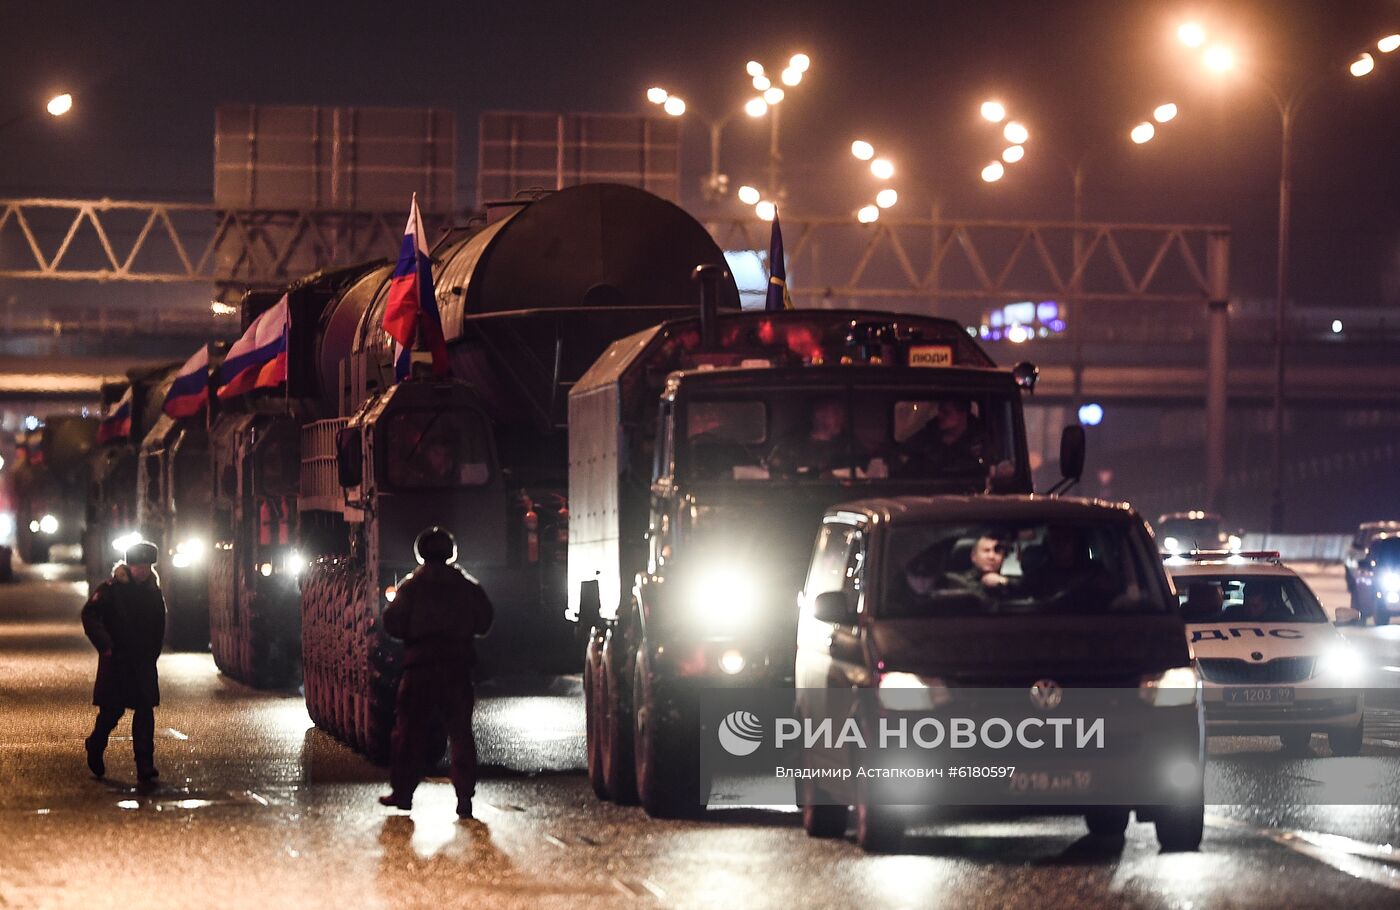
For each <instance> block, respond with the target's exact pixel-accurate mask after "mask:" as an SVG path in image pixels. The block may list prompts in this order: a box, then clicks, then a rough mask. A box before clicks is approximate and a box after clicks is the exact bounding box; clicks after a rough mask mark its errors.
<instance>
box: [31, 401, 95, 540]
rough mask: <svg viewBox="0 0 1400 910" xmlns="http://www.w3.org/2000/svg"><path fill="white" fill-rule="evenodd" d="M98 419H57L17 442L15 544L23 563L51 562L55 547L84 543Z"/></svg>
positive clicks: (49, 419)
mask: <svg viewBox="0 0 1400 910" xmlns="http://www.w3.org/2000/svg"><path fill="white" fill-rule="evenodd" d="M96 441H97V421H96V420H93V419H91V418H88V417H77V416H69V415H55V416H53V417H49V418H47V419H46V420H45V421H44V422H43V423H42V424H41V425H40V426H38V427H36V428H35V429H33V430H26V431H24V432H22V433H21V434H20V435H19V436H18V438H17V439H16V440H15V465H14V467H13V468H12V469H11V470H10V472H9V474H10V478H9V480H10V491H11V494H12V496H13V499H14V512H15V544H16V549H17V551H18V553H19V557H20V559H23V560H24V561H25V562H27V563H30V564H33V563H40V562H47V561H48V559H49V551H50V550H51V549H52V548H53V547H54V546H55V545H69V546H71V545H74V544H78V543H81V542H82V537H83V518H84V506H83V503H84V499H85V497H86V496H87V488H88V469H89V468H88V460H89V458H90V455H91V452H92V448H93V446H94V445H95V444H96Z"/></svg>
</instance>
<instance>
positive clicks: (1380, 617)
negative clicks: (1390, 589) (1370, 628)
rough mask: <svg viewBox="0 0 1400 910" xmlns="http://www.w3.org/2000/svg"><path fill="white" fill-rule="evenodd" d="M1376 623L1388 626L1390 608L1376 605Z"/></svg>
mask: <svg viewBox="0 0 1400 910" xmlns="http://www.w3.org/2000/svg"><path fill="white" fill-rule="evenodd" d="M1376 625H1378V626H1388V625H1390V610H1388V609H1386V608H1385V607H1382V606H1380V605H1377V606H1376Z"/></svg>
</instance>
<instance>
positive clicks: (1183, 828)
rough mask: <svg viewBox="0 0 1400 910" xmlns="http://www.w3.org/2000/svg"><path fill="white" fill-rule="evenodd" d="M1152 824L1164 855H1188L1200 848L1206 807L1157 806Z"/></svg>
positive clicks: (1203, 832)
mask: <svg viewBox="0 0 1400 910" xmlns="http://www.w3.org/2000/svg"><path fill="white" fill-rule="evenodd" d="M1153 824H1154V825H1155V826H1156V828H1157V843H1158V844H1160V845H1161V847H1162V851H1163V852H1164V853H1188V852H1190V851H1192V850H1197V849H1199V848H1200V846H1201V838H1202V836H1204V834H1205V824H1206V807H1205V806H1204V805H1198V806H1159V807H1158V808H1157V812H1156V813H1155V821H1154V822H1153Z"/></svg>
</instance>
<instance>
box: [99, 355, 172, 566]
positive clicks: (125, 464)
mask: <svg viewBox="0 0 1400 910" xmlns="http://www.w3.org/2000/svg"><path fill="white" fill-rule="evenodd" d="M178 368H179V364H167V365H164V366H158V367H149V368H140V369H133V370H129V371H128V372H127V377H126V380H125V381H122V382H109V383H104V384H103V386H102V405H103V410H102V413H103V414H104V415H107V414H109V413H110V412H111V411H112V410H113V409H114V408H115V407H117V406H119V405H120V403H121V401H122V399H123V398H124V397H125V396H126V395H127V394H128V392H129V393H130V401H129V403H128V404H127V405H126V410H125V414H126V416H125V417H124V418H123V419H122V420H121V421H119V422H118V421H115V420H104V421H103V423H101V424H99V426H98V430H97V439H98V441H97V444H96V445H95V446H94V447H93V449H92V452H91V455H90V457H89V460H88V465H89V484H88V494H87V516H86V524H85V526H84V528H83V565H84V567H85V570H86V574H87V581H88V585H89V586H94V585H96V584H98V583H99V582H101V581H103V580H104V579H105V578H107V576H108V575H110V574H111V571H112V564H113V563H115V562H116V561H117V560H119V559H121V558H122V554H123V553H124V552H125V551H126V548H127V546H128V545H130V544H132V543H135V542H136V541H138V540H140V539H141V538H142V536H143V534H142V530H141V526H140V524H139V523H138V515H137V501H138V500H137V471H138V468H139V465H138V462H139V451H140V446H141V441H142V440H143V439H145V438H146V434H147V433H149V432H150V430H151V427H153V426H154V425H155V423H156V421H157V420H159V419H160V417H161V405H162V404H164V402H165V393H166V392H167V391H168V390H169V389H170V384H171V383H172V382H173V381H174V380H175V372H176V370H177V369H178Z"/></svg>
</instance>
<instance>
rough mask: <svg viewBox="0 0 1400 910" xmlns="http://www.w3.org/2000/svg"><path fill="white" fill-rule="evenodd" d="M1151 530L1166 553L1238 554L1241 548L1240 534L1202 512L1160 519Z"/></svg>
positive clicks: (1220, 519)
mask: <svg viewBox="0 0 1400 910" xmlns="http://www.w3.org/2000/svg"><path fill="white" fill-rule="evenodd" d="M1152 529H1153V531H1155V532H1156V535H1157V540H1158V543H1159V545H1160V546H1161V547H1162V549H1163V550H1165V551H1166V552H1168V553H1180V552H1184V551H1188V550H1238V549H1239V548H1240V546H1241V545H1242V544H1243V539H1242V538H1243V532H1241V531H1230V530H1227V529H1226V528H1225V519H1223V518H1221V517H1220V516H1219V515H1217V514H1216V513H1215V512H1206V511H1202V510H1201V509H1192V510H1190V511H1187V512H1170V513H1168V514H1166V515H1162V516H1159V517H1158V518H1157V521H1156V522H1154V523H1153V526H1152Z"/></svg>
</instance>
